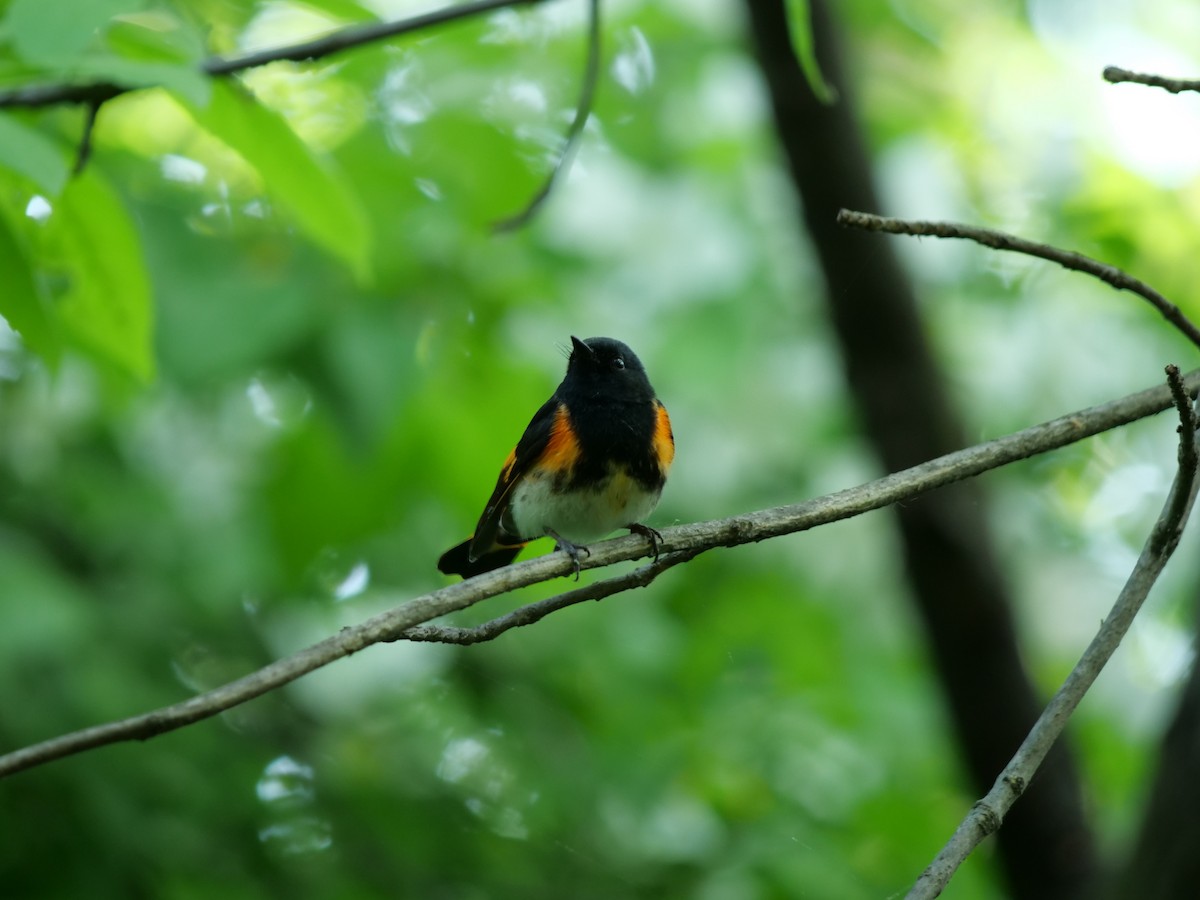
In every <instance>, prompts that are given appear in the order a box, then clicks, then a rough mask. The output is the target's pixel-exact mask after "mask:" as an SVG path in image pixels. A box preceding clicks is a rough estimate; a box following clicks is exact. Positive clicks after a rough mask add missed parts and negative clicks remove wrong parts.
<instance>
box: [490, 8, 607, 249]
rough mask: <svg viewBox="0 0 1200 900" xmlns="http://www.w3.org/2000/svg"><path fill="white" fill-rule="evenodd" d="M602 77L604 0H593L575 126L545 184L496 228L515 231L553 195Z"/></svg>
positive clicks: (570, 129)
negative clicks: (601, 40) (602, 7)
mask: <svg viewBox="0 0 1200 900" xmlns="http://www.w3.org/2000/svg"><path fill="white" fill-rule="evenodd" d="M599 77H600V0H589V2H588V46H587V62H586V63H585V64H584V71H583V86H582V87H581V88H580V91H579V102H578V103H577V104H576V105H575V118H574V119H572V120H571V127H570V128H568V129H567V134H566V136H565V137H564V138H563V147H562V152H561V153H559V156H558V159H557V160H556V161H555V163H554V167H553V168H552V169H551V170H550V174H549V175H547V176H546V180H545V182H543V184H542V187H541V188H540V189H539V190H538V192H537V193H536V194H534V195H533V197H532V198H530V200H529V202H528V203H527V204H525V208H524V209H522V210H521V211H520V212H518V213H516V214H514V215H512V216H509V217H508V218H507V219H501V220H500V221H499V222H496V223H495V224H494V225H493V226H492V230H493V231H498V232H499V231H515V230H516V229H518V228H521V227H522V226H524V225H526V224H527V223H528V222H529V220H530V219H532V218H533V217H534V215H536V214H537V211H538V210H539V209H541V206H542V204H543V203H545V202H546V198H548V197H549V196H550V191H551V190H553V188H554V182H555V181H556V180H557V179H558V176H559V174H560V173H562V171H563V170H564V169H566V168H568V167H569V166H570V164H571V159H572V158H573V157H574V156H575V150H576V148H577V147H578V146H579V139H580V137H582V135H583V129H584V126H585V125H587V120H588V118H589V117H590V116H591V114H592V104H593V101H594V100H595V97H596V82H597V81H598V80H599Z"/></svg>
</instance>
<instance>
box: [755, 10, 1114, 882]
mask: <svg viewBox="0 0 1200 900" xmlns="http://www.w3.org/2000/svg"><path fill="white" fill-rule="evenodd" d="M745 8H746V10H747V13H748V15H749V21H750V26H751V30H752V33H753V38H754V42H755V45H756V48H757V51H758V56H759V61H760V64H761V66H762V71H763V74H764V76H765V78H766V82H767V85H768V88H769V90H770V95H771V102H772V106H773V110H774V115H775V123H776V128H777V131H778V137H779V141H780V143H781V145H782V149H783V151H784V155H785V157H786V162H787V165H788V168H789V171H790V173H791V176H792V179H793V181H794V183H795V185H796V190H797V192H798V193H799V195H800V198H801V200H802V205H803V210H804V221H805V225H806V227H807V229H808V232H809V234H810V235H811V236H812V240H813V243H814V245H815V248H816V253H817V256H818V258H819V262H820V266H821V269H822V272H823V275H824V280H825V285H824V287H825V291H824V294H825V300H826V302H827V303H828V308H829V314H830V316H831V318H832V320H833V323H834V326H835V330H836V333H837V336H838V339H839V341H840V342H841V347H842V357H843V361H844V365H845V370H846V377H847V379H848V380H849V384H850V387H851V390H852V392H853V395H854V397H855V400H856V402H857V405H858V408H859V411H860V415H861V418H862V421H863V424H864V427H865V429H866V431H867V433H868V435H869V437H870V438H871V440H872V441H873V443H874V446H875V449H876V452H877V453H878V455H879V457H880V459H881V460H882V463H883V465H884V466H885V467H886V468H887V469H888V470H889V471H895V470H897V469H901V468H904V467H907V466H911V465H913V464H915V463H918V462H921V461H923V460H926V459H930V458H932V457H934V456H938V455H940V454H943V453H946V452H949V451H951V450H955V449H958V448H960V447H962V446H963V445H964V441H963V439H962V433H963V429H962V427H961V425H960V423H959V422H958V420H957V417H956V414H955V412H954V410H953V409H952V408H951V405H950V403H949V401H948V399H947V397H946V395H945V392H944V389H943V386H942V380H941V377H940V375H939V372H938V370H937V366H936V363H935V362H934V360H933V357H932V354H931V352H930V348H929V346H928V343H927V341H926V337H925V334H924V332H923V330H922V327H921V322H920V319H919V316H918V313H917V308H916V302H915V298H914V295H913V288H912V286H911V284H910V282H909V280H908V277H907V275H906V274H905V272H904V271H903V270H902V269H901V267H900V266H899V264H898V262H897V259H896V257H895V256H894V255H893V253H892V249H891V245H890V243H889V241H891V240H894V239H893V238H887V237H883V236H880V235H874V234H866V233H862V232H856V231H850V230H846V229H842V228H840V227H839V226H838V225H837V224H836V223H835V221H834V217H835V215H836V214H837V211H838V209H839V208H841V207H848V208H851V209H862V210H867V211H878V210H879V201H878V198H877V196H876V193H875V189H874V184H873V180H872V178H873V176H872V172H871V167H870V162H869V159H868V156H867V152H866V149H865V147H864V143H863V138H862V135H861V134H860V132H859V128H858V122H857V119H856V114H855V109H854V106H853V102H852V95H851V92H850V89H849V87H850V86H849V84H848V79H847V77H846V75H845V73H844V71H843V65H842V60H841V54H842V50H841V48H840V46H839V42H838V40H837V35H836V33H835V32H834V29H833V27H832V24H831V22H830V16H829V12H828V10H827V8H826V4H825V3H824V2H819V0H814V2H813V3H812V10H813V17H814V40H815V44H816V47H817V50H818V56H819V58H820V62H821V66H822V70H823V72H824V73H825V75H826V77H827V78H828V79H829V80H830V82H831V83H832V84H834V85H835V86H836V88H837V90H838V92H839V95H840V99H839V100H838V102H837V103H835V104H833V105H831V106H824V105H822V104H821V103H820V102H819V101H818V100H817V99H816V98H815V96H814V95H813V93H812V91H811V89H810V88H809V86H808V84H807V82H806V81H805V79H804V77H803V75H802V74H801V71H800V69H799V66H798V65H797V63H796V60H795V56H794V54H793V52H792V48H791V46H790V42H789V38H788V25H787V20H786V14H785V10H784V3H783V0H746V4H745ZM816 293H818V291H815V290H814V294H816ZM983 510H984V497H983V494H982V491H981V490H980V488H979V485H978V484H977V483H975V482H968V483H964V484H960V485H954V486H951V487H947V488H943V489H941V490H939V491H937V492H935V493H933V494H931V495H928V496H926V497H924V498H922V499H921V500H919V501H917V502H913V503H908V504H905V505H904V506H903V507H901V508H899V509H897V510H896V513H895V515H896V517H897V524H898V527H899V529H900V535H901V540H902V545H903V553H904V563H905V567H906V570H907V576H908V579H909V585H910V591H911V596H912V599H913V602H914V603H915V604H916V606H917V609H918V610H919V613H920V616H921V619H922V621H923V622H924V624H925V628H926V633H927V637H928V642H929V651H930V653H931V654H932V656H933V661H934V664H935V666H936V669H937V673H938V676H939V678H940V681H941V684H942V686H943V689H944V690H945V692H946V697H947V701H948V703H949V707H950V711H951V715H952V719H953V723H954V728H955V731H956V734H957V737H958V741H959V745H960V747H961V749H962V755H963V759H964V761H965V764H966V769H967V773H968V775H969V778H970V784H971V790H972V791H974V792H975V793H977V794H980V795H982V794H983V793H985V792H986V791H987V790H988V789H989V788H990V787H991V786H992V783H993V782H994V781H995V779H996V776H997V775H998V774H999V773H1000V770H1001V769H1002V768H1003V767H1004V765H1005V764H1006V763H1007V762H1008V759H1009V757H1010V756H1011V755H1012V753H1013V752H1014V751H1015V750H1016V749H1017V746H1018V745H1019V744H1020V742H1021V740H1022V739H1023V738H1024V736H1025V734H1026V732H1027V731H1028V729H1029V727H1030V725H1032V723H1033V721H1034V719H1035V718H1036V716H1037V714H1038V712H1039V711H1040V709H1041V704H1040V703H1039V701H1038V698H1037V695H1036V692H1035V690H1034V688H1033V686H1032V683H1031V681H1030V679H1029V676H1028V674H1027V673H1026V671H1025V668H1024V666H1023V665H1022V662H1021V659H1020V654H1019V652H1018V647H1017V640H1016V634H1015V629H1014V625H1013V619H1012V614H1011V611H1010V604H1009V599H1008V593H1007V587H1006V585H1005V582H1004V579H1003V577H1002V576H1001V573H1000V570H999V567H998V565H997V563H996V559H995V554H994V551H993V548H992V541H991V537H990V533H989V529H988V526H987V520H986V518H985V516H984V512H983ZM963 812H964V813H965V812H966V810H964V811H963ZM947 837H949V834H948V833H947ZM997 840H998V845H999V846H998V850H999V854H998V856H999V862H1000V866H1001V868H1002V870H1003V872H1004V874H1005V876H1006V877H1007V880H1008V883H1009V886H1010V888H1011V890H1012V892H1013V895H1014V896H1016V897H1021V898H1023V900H1037V898H1046V900H1051V898H1053V900H1067V898H1082V897H1085V896H1089V895H1090V889H1091V885H1092V879H1093V873H1094V866H1095V855H1094V848H1093V840H1092V835H1091V832H1090V830H1089V828H1088V825H1087V822H1086V820H1085V817H1084V813H1083V804H1082V800H1081V792H1080V787H1079V780H1078V775H1077V772H1076V767H1075V765H1074V761H1073V759H1072V757H1071V755H1070V754H1069V753H1068V752H1067V751H1066V750H1064V749H1063V748H1062V747H1059V748H1057V749H1056V750H1055V751H1054V752H1053V753H1052V754H1051V756H1050V757H1049V758H1048V759H1047V760H1046V763H1045V765H1043V767H1042V770H1041V772H1040V774H1039V775H1038V776H1037V778H1036V779H1035V780H1034V782H1033V784H1032V785H1031V786H1030V789H1029V791H1028V792H1027V794H1026V795H1025V796H1024V797H1023V798H1022V799H1021V800H1020V802H1018V803H1017V805H1016V806H1015V807H1014V809H1013V811H1012V813H1011V814H1010V816H1009V818H1008V820H1007V821H1006V822H1005V823H1004V826H1003V828H1002V829H1001V831H1000V833H999V835H998V837H997ZM928 849H929V858H932V856H933V854H934V852H936V850H937V849H939V848H937V847H930V848H928ZM926 861H927V860H920V861H918V860H914V872H913V877H914V878H915V877H916V876H917V875H918V874H919V871H920V866H921V865H923V864H924V862H926ZM918 863H920V865H918Z"/></svg>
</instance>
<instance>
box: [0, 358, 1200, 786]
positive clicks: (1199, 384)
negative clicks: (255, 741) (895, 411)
mask: <svg viewBox="0 0 1200 900" xmlns="http://www.w3.org/2000/svg"><path fill="white" fill-rule="evenodd" d="M1183 382H1184V385H1185V388H1186V391H1187V393H1188V395H1189V396H1192V395H1195V393H1196V391H1197V389H1198V388H1200V369H1197V370H1195V371H1192V372H1189V373H1188V375H1187V376H1186V377H1185V378H1184V379H1183ZM1171 404H1172V399H1171V392H1170V390H1169V389H1168V388H1167V387H1166V386H1159V387H1155V388H1150V389H1148V390H1145V391H1141V392H1140V393H1137V394H1131V395H1129V396H1127V397H1123V398H1121V399H1119V400H1113V401H1111V402H1109V403H1103V404H1100V405H1099V406H1093V407H1091V408H1089V409H1084V410H1080V411H1079V412H1076V413H1072V414H1070V415H1067V416H1062V417H1061V418H1058V419H1053V420H1051V421H1049V422H1045V423H1043V424H1041V425H1034V426H1033V427H1031V428H1026V429H1024V430H1023V431H1018V432H1015V433H1013V434H1010V435H1008V436H1006V437H1002V438H998V439H996V440H994V441H988V442H987V443H983V444H977V445H975V446H973V447H968V448H966V449H965V450H958V451H956V452H954V453H949V454H947V455H945V456H941V457H938V458H937V459H933V460H929V461H928V462H924V463H921V464H920V465H917V466H913V467H912V468H909V469H905V470H903V471H901V472H896V473H894V474H892V475H887V476H885V477H883V478H880V479H878V480H876V481H872V482H868V483H867V484H863V485H859V486H858V487H853V488H847V489H846V490H842V491H838V492H836V493H833V494H827V495H826V496H824V497H818V498H816V499H814V500H807V501H804V502H802V503H796V504H793V505H791V506H780V507H776V508H774V509H764V510H759V511H758V512H752V513H746V514H743V515H737V516H730V517H729V518H725V519H715V520H713V521H709V522H697V523H694V524H691V525H680V526H676V527H674V528H666V529H663V531H662V540H661V541H660V543H659V546H660V549H661V552H662V554H663V556H664V557H669V556H670V555H672V554H677V553H680V552H685V551H694V552H695V553H700V552H703V551H705V550H709V549H712V548H715V547H735V546H738V545H741V544H748V543H752V542H756V541H762V540H765V539H767V538H772V537H777V536H779V535H784V534H793V533H795V532H799V531H805V530H807V529H810V528H815V527H817V526H819V525H825V524H828V523H830V522H836V521H840V520H842V519H848V518H851V517H853V516H858V515H861V514H863V513H865V512H869V511H871V510H873V509H880V508H882V507H885V506H889V505H891V504H893V503H896V502H899V501H902V500H907V499H910V498H912V497H915V496H917V495H919V494H922V493H925V492H926V491H930V490H933V489H934V488H937V487H941V486H943V485H946V484H951V483H953V482H955V481H962V480H963V479H966V478H971V477H974V476H975V475H979V474H981V473H983V472H986V471H988V470H990V469H995V468H999V467H1000V466H1004V465H1007V464H1009V463H1012V462H1016V461H1017V460H1021V459H1027V458H1029V457H1031V456H1036V455H1038V454H1041V453H1046V452H1048V451H1050V450H1055V449H1058V448H1059V447H1064V446H1066V445H1068V444H1073V443H1075V442H1076V441H1080V440H1083V439H1084V438H1087V437H1091V436H1093V435H1096V434H1100V433H1101V432H1104V431H1109V430H1111V429H1113V428H1118V427H1120V426H1122V425H1127V424H1128V423H1130V422H1134V421H1136V420H1138V419H1143V418H1145V417H1147V416H1151V415H1154V414H1155V413H1158V412H1161V411H1162V410H1164V409H1167V408H1169V407H1170V406H1171ZM589 549H591V551H592V552H591V555H590V556H588V557H586V558H584V559H583V560H582V564H581V568H584V569H594V568H597V567H601V566H607V565H611V564H612V563H615V562H622V561H625V560H630V559H638V558H640V557H643V556H645V555H647V552H648V550H649V542H648V541H646V539H645V538H643V537H641V536H638V535H630V536H628V537H622V538H617V539H615V540H611V541H605V542H603V543H600V544H596V545H595V546H593V547H591V548H589ZM660 562H661V561H660ZM574 571H575V567H574V564H573V563H572V561H571V559H570V558H569V557H568V556H567V555H566V554H565V553H550V554H547V555H546V556H541V557H538V558H537V559H531V560H528V561H527V562H522V563H517V564H516V565H512V566H505V567H504V568H501V569H497V570H495V571H493V572H488V573H486V574H484V575H479V576H477V577H475V578H470V579H467V580H466V581H463V582H460V583H458V584H452V585H450V586H448V587H444V588H441V589H440V590H436V591H432V592H430V593H428V594H422V595H421V596H419V597H416V598H414V599H412V600H409V601H408V602H407V603H403V604H401V605H400V606H397V607H395V608H393V609H391V610H387V611H386V612H383V613H380V614H379V615H377V616H374V617H373V618H370V619H368V620H366V621H365V622H362V623H360V624H358V625H354V626H351V627H348V628H343V629H342V630H341V631H340V632H338V633H337V634H336V635H333V636H331V637H328V638H326V639H325V640H323V641H319V642H318V643H316V644H313V645H312V646H310V647H307V648H305V649H303V650H300V651H298V652H297V653H294V654H292V655H291V656H288V657H285V658H283V659H280V660H277V661H276V662H273V663H271V664H270V665H268V666H265V667H264V668H262V669H259V670H258V671H256V672H253V673H251V674H249V675H246V676H244V677H243V678H239V679H238V680H236V681H232V682H230V683H229V684H226V685H222V686H221V687H218V688H214V689H213V690H211V691H207V692H205V693H203V694H198V695H196V696H195V697H192V698H190V699H188V700H185V701H183V702H181V703H176V704H173V705H171V706H165V707H162V708H161V709H156V710H153V711H151V712H148V713H143V714H141V715H137V716H132V717H131V718H128V719H122V720H120V721H116V722H109V723H107V724H104V725H97V726H95V727H92V728H86V729H83V730H82V731H75V732H71V733H70V734H66V735H62V736H61V737H56V738H52V739H50V740H47V741H43V742H41V743H39V744H33V745H31V746H28V747H25V748H22V749H20V750H14V751H12V752H11V753H8V754H5V755H3V756H0V777H4V776H7V775H11V774H13V773H14V772H20V771H22V770H24V769H29V768H33V767H34V766H39V765H42V764H44V763H47V762H50V761H52V760H55V759H61V758H62V757H64V756H71V755H73V754H76V753H81V752H83V751H85V750H89V749H92V748H93V747H100V746H104V745H106V744H114V743H117V742H120V741H130V740H146V739H148V738H151V737H154V736H155V735H158V734H162V733H163V732H166V731H173V730H174V729H177V728H182V727H183V726H185V725H190V724H191V723H193V722H198V721H200V720H202V719H207V718H210V717H212V716H215V715H217V714H218V713H221V712H224V711H225V710H227V709H231V708H233V707H235V706H238V705H240V704H242V703H245V702H247V701H248V700H253V699H254V698H255V697H259V696H261V695H263V694H265V693H267V692H268V691H271V690H274V689H275V688H278V687H281V686H282V685H285V684H288V683H289V682H292V681H295V680H296V679H297V678H299V677H301V676H302V675H306V674H308V673H309V672H312V671H314V670H315V669H319V668H321V667H323V666H327V665H329V664H330V663H332V662H335V661H336V660H339V659H342V658H344V657H347V656H350V655H352V654H354V653H357V652H358V651H360V650H362V649H364V648H365V647H369V646H371V645H372V644H377V643H381V642H390V641H396V640H401V639H403V638H404V637H406V632H408V631H409V630H410V629H412V628H413V627H414V626H416V625H420V624H423V623H425V622H428V621H430V620H431V619H435V618H438V617H439V616H444V615H447V614H448V613H452V612H455V611H457V610H460V609H466V608H467V607H468V606H473V605H475V604H476V603H479V602H480V601H482V600H486V599H488V598H490V597H495V596H496V595H498V594H503V593H507V592H509V591H513V590H516V589H517V588H521V587H526V586H528V585H531V584H537V583H539V582H543V581H549V580H550V579H551V578H556V577H559V576H563V575H569V574H572V573H574ZM628 586H630V587H632V586H634V585H633V584H632V583H631V584H630V585H628Z"/></svg>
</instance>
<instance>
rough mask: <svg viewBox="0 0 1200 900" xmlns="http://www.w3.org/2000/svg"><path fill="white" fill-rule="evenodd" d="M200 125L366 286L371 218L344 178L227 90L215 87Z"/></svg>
mask: <svg viewBox="0 0 1200 900" xmlns="http://www.w3.org/2000/svg"><path fill="white" fill-rule="evenodd" d="M212 88H213V91H212V101H211V102H210V103H209V105H208V108H207V109H197V108H196V107H195V106H194V105H193V106H192V107H191V110H192V114H193V115H194V116H195V117H196V120H197V121H198V122H199V123H200V124H201V125H202V126H203V127H205V128H206V129H208V130H209V131H210V132H212V134H213V135H214V136H216V137H217V138H219V139H220V140H221V141H223V142H224V143H226V144H227V145H228V146H229V147H231V148H232V149H233V150H236V151H237V152H238V154H240V155H241V157H242V158H243V159H244V160H246V162H248V163H249V164H250V165H252V166H253V167H254V168H255V169H257V170H258V173H259V175H260V176H261V177H262V179H263V182H264V183H265V184H266V187H267V191H268V192H269V193H270V194H271V196H272V197H274V199H275V200H276V201H277V202H278V203H279V205H280V206H282V207H283V208H284V209H285V210H286V211H287V212H288V213H290V214H291V215H292V216H293V217H294V218H295V220H296V224H297V225H298V226H299V227H300V228H301V229H302V230H303V231H304V232H305V233H306V234H307V235H308V237H309V238H310V239H311V240H312V241H314V242H315V243H317V244H319V245H320V246H322V247H324V248H325V249H326V250H328V251H329V252H330V253H332V254H333V255H334V256H336V257H338V258H339V259H341V260H342V261H343V262H345V263H346V264H347V265H348V266H349V267H350V269H351V270H352V271H353V272H354V275H355V277H356V278H357V279H358V280H359V281H360V282H363V281H366V280H367V275H368V260H369V258H370V251H371V247H370V232H369V229H368V225H367V218H366V215H365V214H364V212H363V210H362V207H361V206H360V205H359V203H358V200H357V198H356V197H355V195H354V193H353V191H352V190H351V189H350V187H349V185H348V183H347V182H346V180H345V179H344V177H343V176H342V174H341V172H340V171H338V170H337V169H335V168H333V166H332V165H330V163H329V162H328V161H327V160H326V159H324V158H322V157H319V156H317V155H316V154H314V153H313V152H312V150H311V149H310V148H309V147H308V145H307V144H305V143H304V142H303V141H302V140H300V138H299V137H297V136H296V133H295V132H294V131H292V129H291V128H290V127H289V126H288V124H287V123H286V122H285V121H284V120H283V118H282V117H280V116H279V115H278V114H276V113H274V112H272V111H271V110H269V109H267V108H265V107H264V106H262V105H261V104H260V103H258V102H257V101H255V100H254V99H253V98H252V97H250V96H248V95H247V94H245V93H242V92H239V91H238V90H236V89H235V88H233V87H230V86H229V85H228V84H226V83H224V82H220V81H214V82H213V85H212Z"/></svg>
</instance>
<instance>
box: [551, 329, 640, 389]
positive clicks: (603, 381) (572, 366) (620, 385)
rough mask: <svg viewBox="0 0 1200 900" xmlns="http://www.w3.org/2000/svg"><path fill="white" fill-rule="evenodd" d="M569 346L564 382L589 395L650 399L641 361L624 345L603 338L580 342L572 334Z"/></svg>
mask: <svg viewBox="0 0 1200 900" xmlns="http://www.w3.org/2000/svg"><path fill="white" fill-rule="evenodd" d="M571 346H572V349H571V357H570V359H569V360H568V361H567V377H566V380H565V381H564V382H563V384H564V385H570V387H571V388H573V389H575V390H577V391H579V392H580V393H582V394H585V395H590V396H596V395H597V394H599V393H604V394H605V395H608V394H611V395H612V397H613V399H621V400H634V401H637V400H651V399H653V398H654V388H652V387H651V386H650V380H649V379H648V378H647V377H646V370H645V369H644V368H642V361H641V360H640V359H638V358H637V355H636V354H635V353H634V352H633V351H632V350H630V349H629V347H628V346H627V345H626V344H622V343H621V342H620V341H615V340H613V339H612V338H606V337H593V338H588V339H587V340H583V341H581V340H580V339H579V338H577V337H575V336H574V335H572V336H571Z"/></svg>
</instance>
